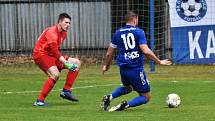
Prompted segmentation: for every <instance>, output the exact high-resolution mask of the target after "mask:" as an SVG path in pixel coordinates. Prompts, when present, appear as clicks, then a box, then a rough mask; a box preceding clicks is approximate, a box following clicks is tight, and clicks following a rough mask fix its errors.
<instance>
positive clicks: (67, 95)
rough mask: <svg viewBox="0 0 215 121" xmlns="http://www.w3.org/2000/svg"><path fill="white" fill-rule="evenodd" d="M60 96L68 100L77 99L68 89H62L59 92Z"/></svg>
mask: <svg viewBox="0 0 215 121" xmlns="http://www.w3.org/2000/svg"><path fill="white" fill-rule="evenodd" d="M60 97H62V98H63V99H67V100H69V101H76V102H78V99H77V98H75V97H74V96H73V95H72V92H71V91H70V90H65V89H63V91H62V92H61V93H60Z"/></svg>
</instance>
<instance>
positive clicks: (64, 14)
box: [57, 13, 71, 23]
mask: <svg viewBox="0 0 215 121" xmlns="http://www.w3.org/2000/svg"><path fill="white" fill-rule="evenodd" d="M65 18H68V19H69V20H70V21H71V17H70V16H69V15H68V14H67V13H61V14H60V15H59V16H58V20H57V22H58V23H59V22H60V21H62V20H63V19H65Z"/></svg>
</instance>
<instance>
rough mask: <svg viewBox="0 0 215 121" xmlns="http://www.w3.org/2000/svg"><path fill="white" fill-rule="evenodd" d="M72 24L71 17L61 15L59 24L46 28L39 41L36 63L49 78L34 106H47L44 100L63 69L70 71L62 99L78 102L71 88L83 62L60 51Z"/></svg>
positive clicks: (35, 49) (36, 46)
mask: <svg viewBox="0 0 215 121" xmlns="http://www.w3.org/2000/svg"><path fill="white" fill-rule="evenodd" d="M70 22H71V17H70V16H69V15H68V14H66V13H62V14H60V15H59V17H58V23H57V24H56V25H54V26H52V27H48V28H46V29H45V30H44V32H43V33H42V34H41V35H40V37H39V38H38V40H37V43H36V45H35V47H34V51H33V58H34V62H35V64H36V65H38V66H39V68H40V69H41V70H43V71H44V72H45V73H46V74H47V75H48V77H49V78H48V79H47V80H46V82H45V84H44V85H43V87H42V90H41V92H40V95H39V97H38V98H37V100H36V102H35V103H34V104H33V105H34V106H46V103H45V102H44V100H45V98H46V97H47V96H48V94H49V92H50V91H51V90H52V88H53V87H54V85H55V83H56V82H57V80H58V78H59V75H60V72H61V70H62V69H68V70H69V71H68V74H67V78H66V82H65V85H64V87H63V89H62V92H61V93H60V97H62V98H64V99H67V100H70V101H78V99H77V98H75V97H74V96H73V94H72V92H71V87H72V85H73V83H74V82H75V79H76V77H77V75H78V71H79V69H80V67H81V62H80V60H78V59H76V58H70V57H68V56H64V55H62V54H61V52H60V51H59V48H60V45H61V44H62V43H63V41H64V39H65V38H66V36H67V30H68V28H69V26H70Z"/></svg>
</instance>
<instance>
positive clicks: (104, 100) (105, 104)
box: [101, 95, 110, 111]
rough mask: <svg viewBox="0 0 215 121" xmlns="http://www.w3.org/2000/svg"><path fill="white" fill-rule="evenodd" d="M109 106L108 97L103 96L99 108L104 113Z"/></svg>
mask: <svg viewBox="0 0 215 121" xmlns="http://www.w3.org/2000/svg"><path fill="white" fill-rule="evenodd" d="M109 105H110V95H104V97H103V98H102V102H101V108H102V109H103V110H104V111H107V109H108V106H109Z"/></svg>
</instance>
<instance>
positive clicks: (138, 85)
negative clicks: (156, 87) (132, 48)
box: [127, 69, 151, 108]
mask: <svg viewBox="0 0 215 121" xmlns="http://www.w3.org/2000/svg"><path fill="white" fill-rule="evenodd" d="M136 74H137V75H136V76H135V77H137V78H135V77H134V79H133V83H132V87H133V88H134V90H135V91H137V92H138V93H139V96H138V97H135V98H133V99H132V100H130V101H128V102H127V104H128V105H127V108H128V107H136V106H139V105H142V104H146V103H147V102H148V101H149V100H150V99H151V93H150V85H149V81H148V79H147V78H146V74H145V72H144V71H143V70H142V69H139V71H138V69H137V72H136ZM138 75H139V76H138Z"/></svg>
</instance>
